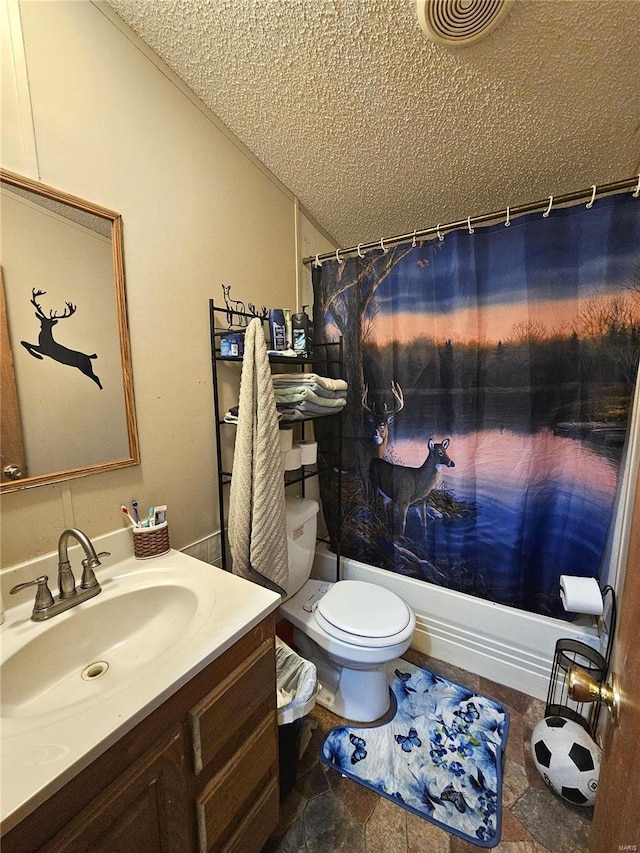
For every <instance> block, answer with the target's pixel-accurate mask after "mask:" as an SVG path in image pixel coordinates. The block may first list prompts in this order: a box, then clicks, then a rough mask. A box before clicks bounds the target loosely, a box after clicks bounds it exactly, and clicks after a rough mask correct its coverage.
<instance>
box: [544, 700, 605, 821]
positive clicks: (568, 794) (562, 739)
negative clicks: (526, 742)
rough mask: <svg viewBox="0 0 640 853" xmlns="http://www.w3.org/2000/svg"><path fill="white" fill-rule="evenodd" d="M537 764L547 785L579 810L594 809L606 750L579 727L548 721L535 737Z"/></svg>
mask: <svg viewBox="0 0 640 853" xmlns="http://www.w3.org/2000/svg"><path fill="white" fill-rule="evenodd" d="M531 750H532V754H533V760H534V762H535V765H536V767H537V768H538V771H539V773H540V775H541V776H542V778H543V779H544V781H545V782H546V783H547V785H548V786H549V787H550V788H551V790H552V791H555V792H556V794H559V795H560V796H561V797H562V798H563V799H565V800H567V801H568V802H570V803H573V804H574V805H575V806H592V805H593V804H594V803H595V801H596V794H597V792H598V776H599V774H600V756H601V754H602V750H601V749H600V747H599V746H598V744H597V743H595V741H594V740H593V738H592V737H591V736H590V735H589V733H588V732H587V731H586V730H585V729H583V728H582V726H581V725H580V724H579V723H574V722H573V721H572V720H567V719H565V718H564V717H545V718H544V720H541V721H540V722H539V723H538V725H537V726H536V727H535V729H534V730H533V734H532V735H531Z"/></svg>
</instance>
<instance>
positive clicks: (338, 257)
mask: <svg viewBox="0 0 640 853" xmlns="http://www.w3.org/2000/svg"><path fill="white" fill-rule="evenodd" d="M339 252H340V249H336V261H337V262H338V263H339V264H343V263H344V261H343V260H342V258H341V257H340V255H339Z"/></svg>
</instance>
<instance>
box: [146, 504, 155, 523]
mask: <svg viewBox="0 0 640 853" xmlns="http://www.w3.org/2000/svg"><path fill="white" fill-rule="evenodd" d="M155 514H156V508H155V507H154V506H150V507H149V512H148V513H147V522H146V526H147V527H153V519H154V517H155Z"/></svg>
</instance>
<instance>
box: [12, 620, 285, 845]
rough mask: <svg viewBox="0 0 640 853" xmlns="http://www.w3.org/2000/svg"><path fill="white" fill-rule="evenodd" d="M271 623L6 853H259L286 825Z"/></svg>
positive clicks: (84, 777) (91, 771)
mask: <svg viewBox="0 0 640 853" xmlns="http://www.w3.org/2000/svg"><path fill="white" fill-rule="evenodd" d="M274 636H275V618H274V616H269V617H267V618H266V619H265V620H263V621H262V622H261V623H260V624H259V625H257V626H256V627H255V628H253V629H252V630H251V631H249V632H248V633H247V634H246V635H245V636H244V637H242V638H241V639H240V640H238V642H237V643H235V645H233V646H232V647H231V648H230V649H229V650H228V651H226V652H225V653H224V654H223V655H221V656H220V657H219V658H218V659H217V660H215V661H213V662H212V663H211V664H209V666H207V667H206V668H205V669H204V670H203V671H202V672H201V673H199V674H198V675H197V676H195V677H194V678H193V679H192V680H191V681H190V682H188V683H187V684H186V685H185V686H184V687H182V688H181V689H180V690H178V692H177V693H176V694H174V695H173V696H172V697H170V698H169V699H168V700H167V701H166V702H165V703H164V704H163V705H161V706H160V707H159V708H158V709H157V710H156V711H154V712H152V713H151V714H150V715H149V716H148V717H147V718H146V719H145V720H143V721H142V722H141V723H139V724H138V725H137V726H136V727H135V728H134V729H133V730H132V731H130V732H129V733H128V734H126V735H124V737H123V738H121V740H120V741H118V743H116V744H115V745H114V746H112V747H111V748H110V749H109V750H108V751H107V752H106V753H104V754H103V755H102V756H100V757H99V758H97V759H96V760H95V761H94V762H93V763H92V764H91V765H89V767H87V768H86V769H85V770H83V771H81V772H80V773H79V774H78V775H77V776H76V777H74V778H73V779H72V780H71V781H70V782H68V783H67V784H66V785H65V786H64V787H63V788H62V789H61V790H60V791H58V792H57V793H55V794H53V795H52V796H51V797H50V798H49V799H48V800H47V801H46V802H45V803H43V804H42V805H41V806H40V807H39V808H37V809H36V810H35V811H34V812H32V813H31V814H30V815H28V816H27V817H26V818H25V819H24V820H23V821H22V822H21V823H19V824H18V825H17V826H16V827H14V829H12V830H11V831H10V832H8V833H7V834H6V835H4V836H3V838H2V842H1V848H2V853H36V851H38V853H210V851H213V853H258V851H260V850H261V849H262V847H263V846H264V844H265V843H266V841H267V839H268V838H269V836H270V835H271V833H272V831H273V829H274V828H275V826H276V824H277V821H278V806H279V793H278V727H277V716H276V675H275V646H274V643H275V640H274Z"/></svg>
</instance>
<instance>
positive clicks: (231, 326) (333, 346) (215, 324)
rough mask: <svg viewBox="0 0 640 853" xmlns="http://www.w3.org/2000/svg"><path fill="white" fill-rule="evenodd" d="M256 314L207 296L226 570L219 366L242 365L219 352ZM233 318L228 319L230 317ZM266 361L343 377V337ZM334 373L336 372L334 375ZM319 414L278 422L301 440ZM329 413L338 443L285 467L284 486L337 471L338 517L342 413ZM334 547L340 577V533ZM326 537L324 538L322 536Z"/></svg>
mask: <svg viewBox="0 0 640 853" xmlns="http://www.w3.org/2000/svg"><path fill="white" fill-rule="evenodd" d="M254 316H255V315H253V314H248V313H244V312H241V311H233V313H232V314H230V312H229V310H228V309H227V307H226V306H225V307H216V305H215V303H214V300H213V299H210V300H209V323H210V331H211V368H212V375H213V407H214V418H215V435H216V463H217V465H216V470H217V479H218V511H219V521H220V553H221V563H222V568H223V569H226V570H230V568H231V566H230V559H229V558H230V554H229V549H228V545H227V534H226V518H227V512H226V504H227V500H228V495H227V492H226V487H227V486H229V484H230V483H231V477H232V472H231V471H229V470H227V469H226V467H225V464H224V459H223V457H224V448H223V443H224V442H223V430H226V429H228V428H229V427H232V428H233V426H234V424H233V423H232V422H229V421H226V420H225V419H224V412H222V408H221V401H220V386H219V379H220V376H219V367H220V366H221V365H229V366H230V365H233V364H236V365H242V359H243V357H242V356H227V355H224V356H223V355H222V352H221V346H220V343H221V339H222V338H223V337H224V336H225V335H229V334H231V333H233V332H236V333H241V334H242V333H243V332H244V331H245V329H246V326H247V325H248V323H249V321H250V320H252V319H253V318H254ZM259 319H261V320H262V322H263V325H266V329H265V339H266V340H267V341H269V329H268V321H267V320H266V319H264V318H259ZM230 320H231V321H232V322H231V323H230V322H229V321H230ZM269 362H270V364H273V365H276V364H277V365H288V366H289V367H294V368H297V369H298V370H301V369H304V368H307V367H308V366H309V365H312V366H313V369H314V371H316V372H319V371H322V370H323V369H324V368H328V369H329V371H330V372H331V373H333V374H334V378H340V379H342V378H343V355H342V339H340V340H338V341H335V342H327V343H314V345H313V348H312V355H306V356H304V357H296V358H292V357H286V356H277V355H270V356H269ZM335 374H337V375H335ZM239 383H240V371H239V370H238V371H237V384H238V387H239ZM319 417H323V416H317V415H305V416H304V417H303V418H296V419H295V420H282V421H281V422H280V426H281V427H290V426H291V427H294V428H297V429H298V430H299V432H300V439H301V440H304V438H305V425H308V424H309V422H311V421H315V420H318V418H319ZM330 417H335V418H338V443H337V451H336V452H335V454H334V455H333V456H332V455H331V453H328V454H327V453H325V454H324V458H323V459H322V460H320V457H318V463H317V464H315V465H305V466H302V467H301V469H300V470H299V471H287V472H285V488H287V487H289V486H293V485H296V484H299V485H300V491H301V494H302V496H303V497H304V495H305V482H306V481H307V480H309V479H310V478H312V477H320V476H321V475H322V474H325V473H328V472H330V471H333V472H336V473H337V512H338V516H337V517H338V518H340V517H341V496H342V483H341V472H342V414H341V413H338V414H335V415H330ZM336 539H337V548H335V546H334V548H335V550H336V579H339V577H340V547H339V542H340V537H339V536H337V537H336ZM321 541H326V540H321Z"/></svg>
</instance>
